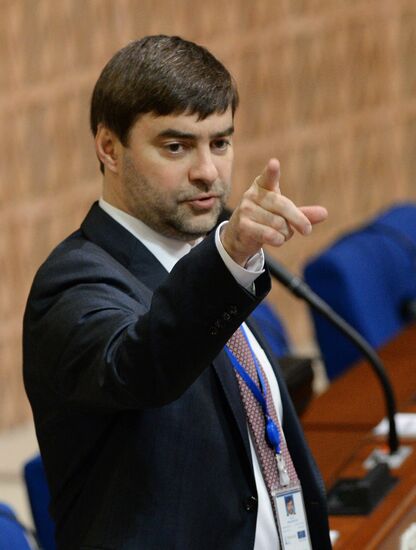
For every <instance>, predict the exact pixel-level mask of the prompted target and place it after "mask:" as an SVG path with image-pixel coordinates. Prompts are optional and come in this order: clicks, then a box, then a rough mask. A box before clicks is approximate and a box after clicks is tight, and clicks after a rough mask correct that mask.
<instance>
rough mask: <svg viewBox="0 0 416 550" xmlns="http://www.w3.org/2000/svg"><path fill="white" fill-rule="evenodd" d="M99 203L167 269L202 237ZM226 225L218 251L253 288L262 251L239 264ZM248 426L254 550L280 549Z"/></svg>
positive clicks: (261, 356) (274, 387)
mask: <svg viewBox="0 0 416 550" xmlns="http://www.w3.org/2000/svg"><path fill="white" fill-rule="evenodd" d="M99 205H100V207H101V208H102V209H103V210H104V211H105V212H106V213H107V214H108V215H109V216H111V217H112V218H113V219H114V220H115V221H117V222H118V223H119V224H120V225H122V226H123V227H124V228H125V229H127V231H129V232H130V233H131V234H132V235H134V236H135V237H136V238H137V239H139V240H140V241H141V242H142V244H143V245H144V246H145V247H146V248H147V249H148V250H149V251H150V252H151V253H152V254H153V255H154V256H155V257H156V258H157V259H158V260H159V262H160V263H161V264H162V265H163V267H164V268H165V269H166V270H167V271H168V272H170V271H171V270H172V268H173V266H174V265H175V264H176V262H177V261H179V260H180V259H181V258H182V257H183V256H185V255H186V254H188V252H190V250H191V249H192V248H193V246H197V245H198V244H199V243H200V242H201V241H202V238H201V239H199V240H198V241H196V242H195V244H193V245H190V244H189V243H187V242H183V241H178V240H176V239H172V238H169V237H165V236H163V235H160V234H159V233H157V232H156V231H154V230H153V229H151V228H150V227H148V226H147V225H145V224H144V223H143V222H142V221H140V220H138V219H137V218H135V217H133V216H130V215H129V214H127V213H126V212H123V211H122V210H119V209H118V208H115V207H114V206H112V205H111V204H109V203H108V202H106V201H105V200H104V199H103V198H101V199H100V200H99ZM224 223H227V222H224ZM223 225H224V224H221V225H220V226H219V227H218V228H217V231H216V234H215V243H216V246H217V249H218V252H219V254H220V256H221V258H222V259H223V261H224V263H225V265H226V266H227V268H228V269H229V270H230V272H231V274H232V275H233V277H234V278H235V279H236V281H237V282H238V283H239V284H240V285H241V286H243V287H244V288H246V289H248V290H250V289H251V288H252V286H253V283H254V281H255V280H256V279H257V277H258V276H259V275H261V273H263V267H264V256H263V253H262V252H260V253H259V254H256V255H255V256H253V258H251V259H250V261H249V262H248V264H247V266H246V268H243V267H241V266H240V265H238V264H237V263H236V262H234V260H233V259H232V258H231V257H230V256H229V255H228V253H227V252H226V251H225V249H224V247H223V246H222V243H221V239H220V232H221V228H222V226H223ZM243 326H244V329H245V332H246V335H247V338H248V340H249V343H250V345H251V347H252V349H253V351H254V353H255V355H256V357H257V359H258V361H259V362H260V364H261V366H262V367H263V370H264V372H265V374H266V376H267V380H268V382H269V386H270V391H271V395H272V398H273V402H274V405H275V408H276V412H277V414H278V417H279V421H280V424H281V425H282V400H281V398H280V391H279V386H278V384H277V380H276V377H275V375H274V372H273V369H272V367H271V365H270V363H269V361H268V359H267V357H266V354H265V353H264V351H263V350H262V348H261V347H260V345H259V343H258V342H257V340H256V338H255V337H254V335H253V333H252V332H251V331H250V329H249V328H248V327H247V325H246V324H245V323H244V324H243ZM247 430H248V436H249V441H250V449H251V457H252V461H253V469H254V477H255V481H256V488H257V495H258V509H257V524H256V534H255V540H254V548H253V550H278V549H279V548H280V544H279V537H278V534H277V529H276V523H275V520H274V515H273V509H272V505H271V502H270V497H269V495H268V492H267V488H266V484H265V482H264V479H263V475H262V472H261V468H260V464H259V461H258V459H257V454H256V451H255V449H254V445H253V441H252V437H251V434H250V430H249V429H248V428H247Z"/></svg>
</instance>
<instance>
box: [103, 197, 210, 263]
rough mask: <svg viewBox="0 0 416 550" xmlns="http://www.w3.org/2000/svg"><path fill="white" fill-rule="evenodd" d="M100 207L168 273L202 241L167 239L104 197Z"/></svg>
mask: <svg viewBox="0 0 416 550" xmlns="http://www.w3.org/2000/svg"><path fill="white" fill-rule="evenodd" d="M98 204H99V205H100V207H101V208H102V209H103V210H104V212H106V213H107V214H108V215H109V216H111V218H113V220H115V221H116V222H118V223H119V224H120V225H122V226H123V227H124V228H125V229H127V231H129V232H130V233H131V234H132V235H134V237H136V239H139V241H140V242H141V243H142V244H143V245H144V246H145V247H146V248H147V249H148V250H149V251H150V252H151V253H152V254H153V255H154V256H155V257H156V258H157V259H158V260H159V262H160V263H161V264H162V265H163V267H164V268H165V269H166V270H167V271H169V272H170V271H171V270H172V268H173V266H174V265H175V264H176V262H177V261H179V260H180V259H181V258H183V256H185V255H186V254H188V252H190V250H191V249H192V248H193V246H195V245H197V244H199V243H200V242H201V241H202V237H201V238H200V239H198V240H196V241H195V244H193V245H191V244H189V243H187V242H184V241H179V240H177V239H172V238H170V237H165V236H164V235H161V234H160V233H157V232H156V231H154V229H151V228H150V227H149V226H147V225H146V224H144V223H143V222H142V221H141V220H139V219H137V218H135V217H134V216H131V215H130V214H127V213H126V212H124V211H123V210H120V209H119V208H116V207H115V206H113V205H112V204H110V203H108V202H107V201H105V200H104V199H103V198H102V197H101V198H100V200H99V201H98Z"/></svg>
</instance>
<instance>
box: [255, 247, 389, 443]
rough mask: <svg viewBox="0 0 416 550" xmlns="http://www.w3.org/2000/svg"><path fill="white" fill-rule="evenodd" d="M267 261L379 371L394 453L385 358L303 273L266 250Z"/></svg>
mask: <svg viewBox="0 0 416 550" xmlns="http://www.w3.org/2000/svg"><path fill="white" fill-rule="evenodd" d="M265 260H266V265H267V267H268V269H269V271H270V274H271V275H272V276H273V277H274V278H275V279H277V280H278V281H279V282H280V283H281V284H283V285H284V286H285V287H286V288H288V289H289V290H290V291H291V292H292V294H294V295H295V296H296V297H298V298H301V299H302V300H305V301H306V302H307V303H308V304H309V305H310V306H311V307H312V308H313V309H315V310H316V311H317V312H318V313H320V314H321V315H323V316H324V317H325V318H326V319H328V320H329V321H330V322H331V323H333V324H334V325H335V326H336V327H337V328H338V329H339V330H340V331H341V332H342V333H343V334H345V335H346V336H347V337H348V338H349V339H350V340H351V341H352V342H353V343H354V344H355V345H356V346H357V347H358V348H359V349H360V350H361V352H362V353H363V355H364V356H365V357H366V358H367V359H368V361H369V363H370V365H371V366H372V368H373V370H374V372H375V374H376V375H377V377H378V379H379V381H380V383H381V386H382V388H383V393H384V396H385V402H386V409H387V418H388V422H389V433H388V444H389V448H390V454H394V453H395V452H396V451H397V450H398V448H399V440H398V436H397V430H396V421H395V414H396V410H397V407H396V399H395V396H394V392H393V387H392V384H391V382H390V379H389V377H388V375H387V372H386V369H385V368H384V365H383V363H382V362H381V359H380V358H379V356H378V355H377V353H376V352H375V350H374V349H373V348H372V346H371V345H370V344H369V343H368V342H367V341H366V340H365V339H364V338H363V337H362V336H361V334H359V333H358V332H357V331H356V330H355V329H354V328H353V327H352V326H351V325H349V324H348V323H347V322H346V321H345V320H344V319H343V318H342V317H340V316H339V315H338V313H336V312H335V311H334V310H333V309H332V308H331V307H330V306H329V304H327V303H326V302H325V301H324V300H322V298H320V297H319V296H318V295H317V294H316V293H315V292H314V291H313V290H312V289H311V288H310V287H309V286H308V285H307V284H306V283H305V281H303V279H302V278H301V277H298V276H297V275H293V274H292V273H290V271H288V270H287V269H286V268H285V267H284V266H282V265H281V264H280V263H279V262H277V261H276V260H274V259H273V258H271V257H270V256H269V255H267V254H265Z"/></svg>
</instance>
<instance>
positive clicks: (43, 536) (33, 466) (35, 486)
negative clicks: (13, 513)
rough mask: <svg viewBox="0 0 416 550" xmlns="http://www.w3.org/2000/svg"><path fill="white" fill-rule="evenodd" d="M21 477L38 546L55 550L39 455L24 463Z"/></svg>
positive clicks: (44, 479)
mask: <svg viewBox="0 0 416 550" xmlns="http://www.w3.org/2000/svg"><path fill="white" fill-rule="evenodd" d="M23 475H24V479H25V483H26V489H27V493H28V496H29V502H30V507H31V510H32V516H33V522H34V524H35V528H36V532H37V536H38V539H39V541H40V544H41V546H42V548H43V550H55V549H56V544H55V525H54V522H53V520H52V518H51V516H50V514H49V502H50V495H49V488H48V483H47V481H46V476H45V470H44V468H43V463H42V459H41V457H40V456H39V455H37V456H35V457H34V458H32V459H30V460H29V461H28V462H26V464H25V465H24V469H23Z"/></svg>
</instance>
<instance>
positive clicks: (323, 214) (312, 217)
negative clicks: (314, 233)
mask: <svg viewBox="0 0 416 550" xmlns="http://www.w3.org/2000/svg"><path fill="white" fill-rule="evenodd" d="M299 210H301V211H302V212H303V213H304V214H305V216H306V217H307V218H308V220H309V221H310V222H311V224H312V225H315V224H316V223H321V222H323V221H325V220H326V219H327V217H328V211H327V209H326V208H324V207H323V206H318V205H316V206H315V205H314V206H300V207H299Z"/></svg>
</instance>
